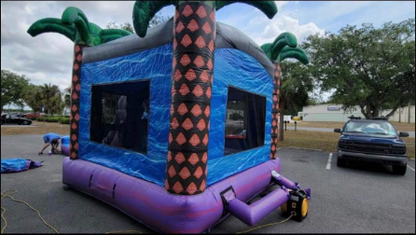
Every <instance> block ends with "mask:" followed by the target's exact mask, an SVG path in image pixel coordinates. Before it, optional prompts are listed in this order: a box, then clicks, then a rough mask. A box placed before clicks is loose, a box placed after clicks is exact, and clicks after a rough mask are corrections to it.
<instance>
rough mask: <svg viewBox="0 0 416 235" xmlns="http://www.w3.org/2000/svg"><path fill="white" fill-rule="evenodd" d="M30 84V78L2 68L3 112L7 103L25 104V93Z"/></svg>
mask: <svg viewBox="0 0 416 235" xmlns="http://www.w3.org/2000/svg"><path fill="white" fill-rule="evenodd" d="M28 86H29V79H27V78H26V77H25V76H21V75H18V74H16V73H13V72H10V71H8V70H1V112H3V107H4V106H5V105H6V104H9V103H14V104H17V105H19V106H23V94H24V92H25V90H26V89H27V87H28Z"/></svg>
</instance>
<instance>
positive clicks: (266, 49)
mask: <svg viewBox="0 0 416 235" xmlns="http://www.w3.org/2000/svg"><path fill="white" fill-rule="evenodd" d="M272 48H273V44H272V43H266V44H263V45H262V46H261V49H262V50H263V52H264V53H265V54H266V56H267V58H269V60H273V58H272Z"/></svg>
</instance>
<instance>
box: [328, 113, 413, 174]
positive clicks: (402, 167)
mask: <svg viewBox="0 0 416 235" xmlns="http://www.w3.org/2000/svg"><path fill="white" fill-rule="evenodd" d="M335 132H337V133H341V137H340V139H339V143H338V160H337V165H338V166H339V167H344V166H345V165H346V162H347V160H355V161H367V162H378V163H383V164H388V165H392V167H393V172H394V173H395V174H398V175H405V174H406V171H407V162H408V158H407V147H406V143H405V142H404V141H403V140H402V139H401V138H402V137H409V133H406V132H401V133H398V132H397V130H396V129H395V128H394V127H393V125H392V124H391V123H390V122H388V121H387V120H384V119H377V120H350V121H348V122H347V123H346V124H345V126H344V128H343V129H342V130H341V129H335Z"/></svg>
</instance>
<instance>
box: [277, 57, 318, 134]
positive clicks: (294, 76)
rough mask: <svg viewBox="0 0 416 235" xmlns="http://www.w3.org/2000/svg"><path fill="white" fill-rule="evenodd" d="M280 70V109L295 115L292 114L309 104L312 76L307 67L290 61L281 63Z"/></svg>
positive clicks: (312, 85)
mask: <svg viewBox="0 0 416 235" xmlns="http://www.w3.org/2000/svg"><path fill="white" fill-rule="evenodd" d="M281 70H282V75H281V89H280V109H281V110H287V112H290V113H291V114H297V113H293V112H294V111H295V110H301V109H302V108H303V107H304V106H306V105H308V104H310V102H311V99H310V95H309V94H310V93H311V92H312V91H313V89H314V83H313V79H312V76H311V75H310V73H309V69H308V67H307V66H305V65H302V64H300V63H294V62H290V61H284V62H282V63H281ZM285 114H286V112H285V113H281V115H285ZM282 128H283V127H282Z"/></svg>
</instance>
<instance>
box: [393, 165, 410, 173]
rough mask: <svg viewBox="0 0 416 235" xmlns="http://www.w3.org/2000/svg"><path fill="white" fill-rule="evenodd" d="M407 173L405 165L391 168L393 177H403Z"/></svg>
mask: <svg viewBox="0 0 416 235" xmlns="http://www.w3.org/2000/svg"><path fill="white" fill-rule="evenodd" d="M406 172H407V164H406V165H404V166H393V173H394V174H395V175H405V174H406Z"/></svg>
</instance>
